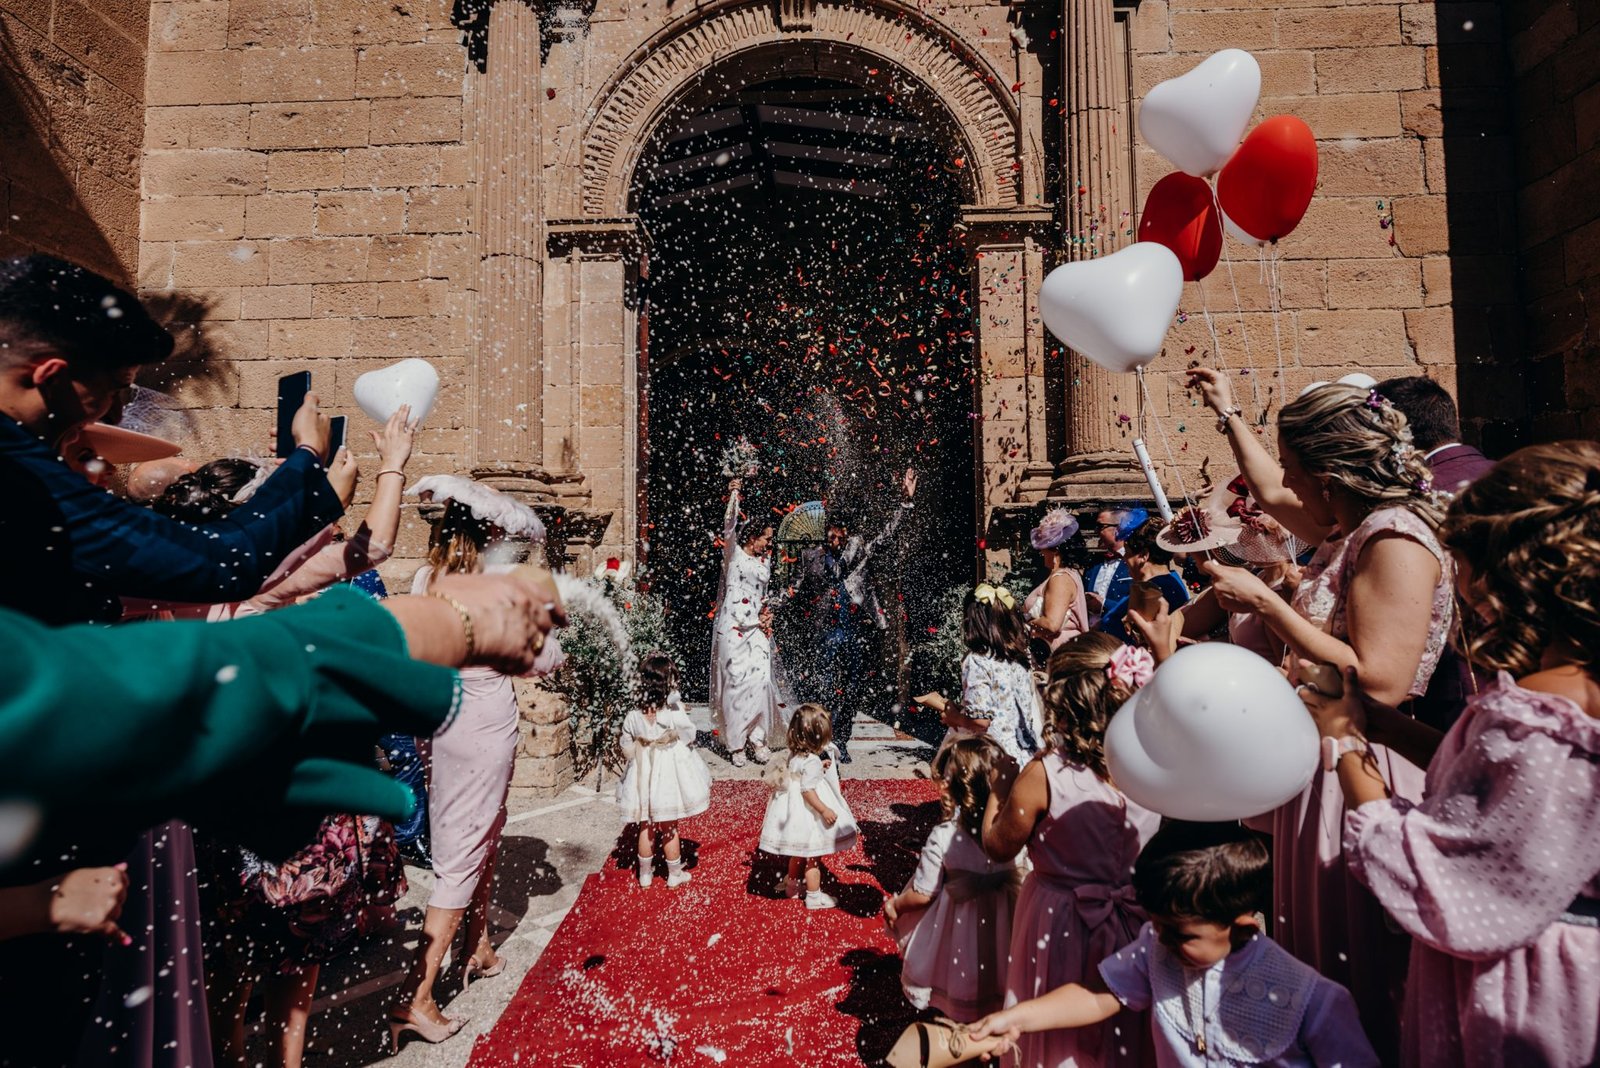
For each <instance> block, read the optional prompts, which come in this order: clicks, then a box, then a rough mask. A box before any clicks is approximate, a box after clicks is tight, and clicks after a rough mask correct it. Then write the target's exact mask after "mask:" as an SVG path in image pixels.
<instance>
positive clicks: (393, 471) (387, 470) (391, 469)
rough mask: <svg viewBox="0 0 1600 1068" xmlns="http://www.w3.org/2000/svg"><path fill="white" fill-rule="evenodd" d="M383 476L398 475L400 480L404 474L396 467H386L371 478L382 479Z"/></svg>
mask: <svg viewBox="0 0 1600 1068" xmlns="http://www.w3.org/2000/svg"><path fill="white" fill-rule="evenodd" d="M384 475H399V476H400V477H401V478H405V477H406V473H405V472H404V471H402V470H400V469H399V468H398V467H386V468H384V469H383V470H382V471H379V472H378V473H377V474H376V475H374V476H373V478H375V479H376V478H382V477H383V476H384Z"/></svg>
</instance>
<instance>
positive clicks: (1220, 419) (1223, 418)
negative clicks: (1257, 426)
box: [1217, 404, 1244, 434]
mask: <svg viewBox="0 0 1600 1068" xmlns="http://www.w3.org/2000/svg"><path fill="white" fill-rule="evenodd" d="M1236 415H1240V416H1242V415H1244V409H1243V408H1241V407H1239V406H1238V405H1237V404H1234V405H1230V406H1229V407H1227V408H1224V409H1222V411H1220V412H1218V413H1217V433H1219V434H1226V433H1227V432H1228V420H1229V419H1232V418H1233V417H1234V416H1236Z"/></svg>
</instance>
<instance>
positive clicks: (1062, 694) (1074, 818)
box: [983, 631, 1160, 1068]
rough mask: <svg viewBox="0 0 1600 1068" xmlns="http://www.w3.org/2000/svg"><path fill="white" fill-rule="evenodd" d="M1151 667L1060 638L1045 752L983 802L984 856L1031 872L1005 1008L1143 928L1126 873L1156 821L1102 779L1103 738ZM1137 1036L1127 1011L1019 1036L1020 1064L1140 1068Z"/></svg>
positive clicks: (1131, 656)
mask: <svg viewBox="0 0 1600 1068" xmlns="http://www.w3.org/2000/svg"><path fill="white" fill-rule="evenodd" d="M1150 665H1151V661H1150V654H1148V653H1146V652H1144V651H1143V650H1139V649H1133V648H1132V647H1130V646H1125V645H1123V644H1122V643H1121V642H1119V641H1117V640H1116V639H1115V638H1113V637H1111V636H1110V635H1109V634H1103V633H1101V632H1099V631H1091V632H1090V633H1088V634H1080V635H1078V636H1077V637H1076V638H1072V639H1069V640H1068V641H1066V642H1065V643H1063V644H1062V645H1061V647H1060V648H1058V649H1057V650H1056V651H1055V652H1054V653H1053V654H1051V656H1050V677H1049V681H1048V682H1047V683H1046V685H1045V691H1044V705H1045V713H1046V716H1047V717H1048V720H1049V724H1050V725H1049V727H1048V728H1047V729H1046V733H1045V742H1046V749H1045V751H1044V752H1043V753H1041V754H1040V755H1039V756H1038V757H1036V758H1035V759H1033V760H1032V761H1030V762H1029V763H1028V766H1027V767H1026V768H1024V769H1023V770H1022V773H1021V774H1020V775H1019V776H1017V779H1016V782H1015V783H1014V784H1011V785H1010V786H1009V789H1007V787H1006V786H1005V785H1004V784H1003V782H1002V783H1001V784H997V788H996V789H997V792H996V794H995V795H992V796H991V797H990V800H989V804H988V808H987V811H986V812H985V813H984V821H983V848H984V851H985V852H986V853H988V854H989V856H990V857H991V858H994V859H996V860H1001V859H1006V858H1009V857H1013V856H1015V855H1016V854H1017V852H1018V851H1019V850H1020V849H1022V847H1023V846H1024V845H1026V846H1027V849H1028V858H1029V860H1030V861H1031V862H1032V865H1033V870H1032V871H1031V872H1029V873H1028V877H1027V879H1026V881H1025V882H1023V884H1022V892H1021V894H1020V895H1019V897H1018V898H1017V911H1016V915H1015V916H1014V917H1013V918H1012V921H1011V946H1010V953H1009V966H1008V971H1007V974H1006V1004H1008V1005H1015V1004H1016V1003H1017V1002H1019V1001H1025V1000H1027V999H1028V998H1036V997H1038V996H1039V995H1041V994H1045V993H1048V992H1049V991H1051V990H1054V989H1055V988H1057V987H1059V986H1061V985H1063V984H1065V983H1081V982H1084V981H1086V980H1087V979H1088V978H1089V977H1090V976H1091V975H1093V973H1094V968H1095V965H1097V964H1099V963H1100V961H1101V960H1102V959H1104V958H1105V957H1106V956H1107V955H1109V954H1111V953H1112V952H1114V951H1116V950H1117V949H1120V948H1121V947H1123V946H1125V945H1127V944H1128V943H1129V942H1131V941H1133V939H1134V937H1135V936H1136V935H1137V934H1138V931H1139V925H1140V924H1141V923H1143V922H1144V918H1145V917H1144V913H1143V912H1142V911H1140V909H1139V907H1138V905H1137V904H1136V903H1135V901H1134V895H1133V887H1132V885H1131V884H1130V881H1129V875H1130V873H1131V872H1132V871H1133V862H1134V858H1135V857H1137V856H1138V855H1139V847H1140V846H1141V845H1143V843H1144V842H1146V841H1148V840H1149V838H1150V836H1151V835H1153V834H1155V832H1156V828H1157V826H1158V825H1159V823H1160V817H1158V816H1157V815H1156V814H1155V813H1153V812H1149V811H1147V810H1145V809H1143V808H1140V807H1139V806H1138V805H1136V804H1134V803H1133V802H1132V801H1129V800H1128V799H1127V798H1126V797H1124V796H1123V795H1122V793H1121V792H1120V791H1119V790H1118V789H1117V788H1116V787H1115V786H1113V785H1112V784H1111V777H1110V774H1109V773H1108V772H1107V771H1106V758H1105V733H1106V726H1107V725H1108V724H1109V723H1110V722H1111V716H1112V715H1113V714H1114V713H1115V712H1116V710H1117V709H1118V708H1119V707H1121V705H1122V703H1123V702H1125V701H1126V700H1127V699H1128V698H1129V697H1130V696H1131V695H1132V693H1133V691H1134V690H1136V689H1138V688H1139V686H1140V685H1142V684H1143V682H1144V681H1145V680H1146V679H1148V678H1149V675H1150V670H1151V667H1150ZM1144 1030H1145V1028H1144V1024H1143V1021H1142V1020H1141V1019H1140V1018H1139V1017H1138V1016H1136V1015H1134V1014H1133V1013H1127V1014H1123V1015H1122V1016H1120V1017H1119V1018H1117V1019H1115V1020H1113V1021H1111V1022H1109V1023H1107V1024H1106V1025H1105V1026H1104V1027H1096V1028H1085V1029H1084V1030H1082V1031H1053V1032H1050V1033H1047V1034H1034V1035H1027V1036H1024V1038H1023V1040H1022V1044H1021V1050H1020V1052H1019V1058H1018V1064H1019V1065H1020V1066H1022V1068H1039V1066H1040V1065H1044V1066H1046V1068H1061V1066H1063V1065H1100V1064H1115V1065H1118V1066H1121V1068H1136V1066H1138V1065H1140V1064H1148V1063H1149V1060H1148V1057H1147V1054H1148V1046H1149V1043H1148V1041H1147V1040H1145V1039H1144V1038H1143V1037H1142V1032H1143V1031H1144Z"/></svg>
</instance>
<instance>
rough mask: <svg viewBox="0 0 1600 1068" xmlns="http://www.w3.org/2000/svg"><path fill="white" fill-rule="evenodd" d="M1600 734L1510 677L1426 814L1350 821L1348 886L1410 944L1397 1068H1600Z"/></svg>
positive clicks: (1488, 703) (1372, 812)
mask: <svg viewBox="0 0 1600 1068" xmlns="http://www.w3.org/2000/svg"><path fill="white" fill-rule="evenodd" d="M1596 826H1600V719H1595V718H1594V717H1592V716H1588V715H1585V714H1584V712H1583V710H1582V709H1580V708H1579V707H1578V706H1577V705H1575V704H1573V703H1572V702H1571V701H1569V700H1567V699H1566V698H1564V697H1560V696H1558V695H1555V694H1550V693H1541V692H1536V691H1533V690H1525V689H1523V688H1521V687H1520V686H1518V685H1517V684H1516V683H1515V682H1513V681H1512V680H1511V678H1510V676H1507V675H1501V676H1500V678H1499V680H1498V681H1497V682H1496V683H1495V684H1494V685H1493V686H1491V687H1490V688H1489V689H1488V690H1486V691H1485V692H1484V693H1483V694H1482V695H1480V696H1479V697H1478V698H1477V699H1476V700H1474V701H1473V702H1472V704H1470V705H1469V706H1468V708H1467V713H1466V715H1464V716H1462V717H1461V719H1460V720H1459V721H1457V723H1456V725H1455V726H1454V727H1452V728H1451V729H1450V733H1449V734H1447V735H1446V736H1445V739H1444V742H1443V743H1442V744H1441V745H1440V747H1439V751H1438V752H1437V753H1436V754H1434V758H1433V762H1432V763H1431V764H1429V766H1428V781H1427V788H1426V789H1425V790H1424V791H1423V797H1422V802H1421V803H1420V804H1417V805H1412V804H1410V803H1409V802H1407V801H1404V800H1401V799H1395V800H1388V801H1373V802H1370V803H1368V804H1365V805H1362V806H1361V807H1360V808H1358V809H1356V810H1355V811H1353V812H1351V813H1350V814H1349V815H1348V816H1346V818H1345V824H1344V848H1345V856H1346V857H1347V858H1349V864H1350V871H1351V873H1352V874H1353V875H1354V876H1355V878H1357V879H1359V880H1360V881H1361V882H1362V883H1364V884H1365V885H1367V886H1369V887H1371V888H1372V890H1373V892H1374V893H1375V894H1376V895H1377V897H1378V900H1379V901H1380V902H1382V903H1383V907H1384V908H1385V909H1386V910H1387V911H1388V914H1389V915H1390V916H1391V917H1393V919H1394V921H1395V922H1396V923H1398V924H1399V925H1400V926H1401V927H1403V928H1404V929H1405V930H1406V932H1407V933H1408V934H1410V935H1411V938H1412V942H1411V970H1410V974H1409V976H1408V977H1407V980H1406V999H1405V1010H1404V1014H1403V1017H1402V1021H1401V1039H1402V1046H1401V1063H1402V1064H1405V1065H1417V1066H1419V1068H1420V1066H1425V1065H1435V1064H1453V1065H1465V1066H1468V1068H1489V1066H1492V1065H1503V1064H1540V1065H1552V1066H1556V1068H1576V1066H1578V1065H1591V1064H1595V1063H1600V926H1597V923H1600V836H1597V835H1596V834H1595V827H1596Z"/></svg>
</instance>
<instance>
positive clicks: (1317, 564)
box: [1190, 368, 1454, 1061]
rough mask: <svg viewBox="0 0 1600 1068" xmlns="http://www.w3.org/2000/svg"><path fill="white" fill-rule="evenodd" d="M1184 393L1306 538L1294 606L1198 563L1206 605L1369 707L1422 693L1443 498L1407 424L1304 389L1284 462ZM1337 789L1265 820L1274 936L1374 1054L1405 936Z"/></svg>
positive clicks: (1446, 587)
mask: <svg viewBox="0 0 1600 1068" xmlns="http://www.w3.org/2000/svg"><path fill="white" fill-rule="evenodd" d="M1190 375H1191V384H1193V385H1196V386H1198V387H1199V388H1201V389H1202V391H1203V392H1204V393H1205V396H1206V400H1207V402H1208V403H1210V404H1211V405H1212V406H1213V407H1214V408H1216V409H1217V411H1218V414H1219V416H1220V417H1221V418H1220V420H1219V423H1218V425H1219V427H1221V428H1222V429H1223V430H1224V432H1225V433H1227V434H1228V439H1229V442H1230V443H1231V444H1232V445H1233V448H1234V454H1235V456H1236V458H1237V459H1238V460H1239V466H1240V468H1241V470H1242V471H1243V472H1244V475H1245V478H1246V480H1247V481H1248V482H1249V484H1250V490H1251V492H1252V494H1253V495H1254V496H1255V498H1256V500H1257V501H1258V502H1259V503H1260V505H1261V508H1262V509H1263V510H1264V511H1265V512H1266V513H1267V514H1269V515H1271V516H1273V517H1274V518H1275V519H1277V520H1278V521H1279V522H1280V523H1282V524H1283V526H1284V527H1285V528H1287V529H1288V530H1289V532H1290V533H1292V534H1294V535H1295V536H1297V537H1299V538H1300V539H1301V540H1303V541H1306V542H1307V543H1308V544H1314V545H1317V546H1318V548H1317V551H1316V554H1315V555H1314V556H1313V557H1312V560H1311V562H1310V563H1309V564H1308V565H1307V566H1306V568H1305V571H1304V574H1303V575H1302V577H1301V581H1300V586H1299V589H1298V590H1297V591H1296V593H1295V596H1294V599H1293V601H1292V602H1291V603H1285V602H1284V600H1283V599H1282V598H1281V597H1279V596H1278V595H1277V594H1276V593H1274V592H1273V591H1272V589H1271V588H1270V587H1268V586H1267V584H1266V583H1265V582H1263V581H1262V580H1261V579H1260V578H1258V577H1257V576H1255V575H1253V574H1251V573H1250V572H1249V571H1246V570H1244V569H1243V568H1232V567H1222V566H1220V565H1218V564H1215V563H1206V564H1203V565H1201V566H1202V570H1204V571H1206V572H1207V573H1208V574H1209V575H1210V576H1211V578H1212V588H1213V589H1215V590H1216V594H1215V596H1216V598H1217V603H1218V604H1219V605H1220V606H1221V607H1222V608H1223V609H1224V610H1226V611H1229V612H1245V611H1248V612H1253V613H1255V614H1256V615H1257V616H1258V617H1260V619H1261V620H1262V621H1263V622H1264V623H1265V625H1266V626H1267V627H1268V628H1269V630H1270V631H1271V633H1272V634H1273V636H1274V637H1275V638H1276V639H1278V640H1280V641H1281V642H1282V643H1283V645H1284V646H1285V647H1286V648H1287V649H1288V658H1287V659H1288V664H1286V666H1289V667H1291V668H1292V666H1293V664H1294V663H1295V662H1297V661H1301V660H1303V661H1306V662H1308V663H1312V664H1328V665H1331V666H1332V667H1334V668H1337V669H1340V670H1342V669H1344V668H1347V667H1348V668H1354V669H1355V670H1356V671H1357V672H1358V674H1359V675H1360V678H1361V683H1362V686H1363V687H1365V688H1366V691H1367V692H1368V693H1370V694H1372V695H1373V696H1374V698H1376V699H1377V700H1379V701H1383V702H1385V703H1387V704H1390V705H1402V704H1406V703H1408V702H1409V701H1411V700H1412V699H1414V698H1416V697H1420V696H1421V695H1422V694H1423V692H1424V691H1425V690H1426V689H1427V686H1428V680H1429V679H1430V678H1431V677H1432V676H1433V671H1434V668H1435V667H1437V666H1438V663H1439V657H1440V655H1441V654H1442V653H1443V651H1444V647H1445V643H1446V641H1447V640H1448V636H1449V632H1450V627H1451V625H1452V620H1453V618H1454V610H1453V601H1452V596H1451V588H1452V583H1453V577H1452V573H1451V568H1450V562H1449V560H1448V559H1447V558H1446V557H1445V554H1444V550H1443V549H1441V548H1440V546H1439V542H1438V539H1437V538H1436V537H1435V535H1434V530H1435V529H1436V528H1437V527H1438V525H1439V521H1440V520H1441V519H1442V518H1443V515H1444V510H1443V503H1442V498H1441V497H1439V496H1438V495H1436V494H1434V493H1433V492H1432V484H1431V482H1430V481H1429V479H1430V475H1429V472H1428V468H1427V465H1426V464H1425V463H1424V462H1423V458H1422V452H1421V451H1420V450H1419V449H1417V448H1416V447H1415V445H1413V444H1412V441H1411V431H1410V429H1409V427H1408V426H1407V425H1406V418H1405V416H1404V415H1403V414H1401V413H1400V411H1399V410H1398V409H1396V408H1395V407H1394V406H1393V405H1392V404H1390V403H1389V402H1388V401H1386V400H1385V399H1384V398H1383V397H1381V396H1379V395H1378V394H1376V393H1374V392H1372V391H1371V390H1369V389H1367V388H1365V387H1361V386H1355V385H1347V384H1343V383H1333V384H1325V385H1319V386H1316V387H1314V388H1311V389H1308V390H1307V391H1306V392H1304V393H1302V394H1301V395H1300V397H1298V398H1297V399H1296V400H1294V401H1293V402H1291V403H1290V404H1288V405H1287V406H1285V407H1284V409H1283V411H1282V412H1281V413H1280V414H1279V416H1278V451H1279V455H1280V456H1281V458H1282V461H1283V463H1282V466H1279V464H1278V462H1277V461H1275V460H1273V459H1272V458H1271V456H1269V455H1268V454H1267V452H1266V449H1265V448H1264V447H1263V446H1262V444H1261V443H1260V442H1259V441H1258V440H1257V439H1256V436H1255V434H1254V433H1252V432H1251V431H1250V429H1249V427H1248V426H1246V425H1245V424H1244V420H1243V419H1242V418H1241V417H1240V415H1239V414H1238V409H1237V406H1235V405H1233V403H1232V394H1231V392H1230V391H1229V390H1228V387H1227V380H1226V379H1225V378H1223V377H1222V376H1221V375H1219V374H1218V373H1217V372H1215V371H1210V370H1207V369H1204V368H1201V369H1196V370H1193V371H1191V372H1190ZM1373 759H1374V761H1375V762H1376V766H1377V767H1378V768H1379V770H1380V771H1381V773H1382V774H1383V776H1384V779H1385V781H1386V782H1388V783H1389V784H1390V786H1391V787H1392V788H1393V789H1394V792H1395V794H1396V795H1397V796H1399V797H1404V798H1407V799H1409V800H1415V799H1417V798H1418V797H1420V796H1421V792H1422V772H1421V769H1420V768H1418V767H1417V765H1415V764H1414V763H1412V762H1411V761H1408V760H1407V759H1405V757H1404V756H1403V755H1402V754H1400V753H1397V752H1394V751H1392V750H1390V749H1387V748H1384V747H1382V746H1379V747H1376V748H1375V749H1374V756H1373ZM1343 805H1344V801H1343V798H1342V797H1341V795H1340V793H1339V788H1338V782H1337V780H1336V779H1334V778H1333V777H1332V776H1331V775H1326V774H1324V773H1322V772H1320V771H1319V772H1318V773H1317V774H1316V775H1314V776H1313V778H1312V780H1311V783H1310V785H1308V786H1307V787H1306V789H1305V791H1304V792H1302V793H1301V795H1300V796H1299V797H1298V798H1296V799H1295V800H1293V801H1291V802H1289V803H1288V804H1286V805H1284V806H1283V807H1281V808H1280V809H1278V810H1277V811H1276V812H1274V813H1273V814H1272V817H1271V818H1272V839H1273V841H1272V867H1273V884H1274V888H1273V910H1272V914H1271V915H1270V916H1269V917H1268V919H1269V920H1270V921H1271V923H1272V925H1273V931H1272V934H1273V937H1274V939H1275V940H1276V941H1277V942H1278V943H1279V944H1280V945H1282V946H1283V947H1284V948H1285V949H1287V950H1289V952H1291V953H1293V954H1294V955H1295V956H1297V957H1299V958H1300V959H1301V960H1303V961H1305V962H1306V963H1307V964H1310V965H1311V966H1312V967H1314V968H1316V969H1317V970H1318V971H1319V972H1321V973H1322V974H1323V975H1325V976H1327V977H1328V978H1329V979H1332V980H1333V981H1334V982H1336V983H1339V984H1340V985H1341V986H1344V987H1346V988H1348V989H1349V991H1350V993H1351V995H1352V996H1354V997H1355V999H1356V1005H1357V1007H1358V1008H1359V1009H1360V1010H1361V1022H1362V1025H1363V1026H1364V1027H1365V1028H1366V1031H1367V1035H1368V1037H1369V1038H1371V1039H1372V1044H1373V1046H1374V1048H1376V1049H1377V1051H1378V1054H1379V1056H1380V1058H1382V1059H1384V1060H1385V1061H1388V1060H1392V1059H1393V1058H1394V1056H1395V1051H1396V1050H1397V1048H1398V1046H1397V1043H1398V1040H1399V1039H1398V1026H1399V1012H1400V997H1401V988H1402V981H1401V980H1402V970H1401V967H1400V964H1399V962H1400V961H1401V960H1403V959H1404V958H1405V955H1406V953H1407V948H1406V939H1405V936H1404V935H1402V934H1399V933H1397V932H1395V930H1394V929H1393V927H1392V926H1391V925H1390V924H1389V923H1388V922H1387V921H1386V920H1385V918H1384V915H1383V910H1382V908H1381V907H1380V906H1379V905H1378V902H1377V901H1376V900H1375V899H1374V898H1373V897H1372V895H1371V893H1370V892H1368V891H1367V889H1366V888H1365V887H1363V886H1361V885H1360V884H1359V883H1358V882H1356V881H1355V880H1353V879H1352V878H1351V877H1350V873H1349V870H1348V868H1347V867H1346V864H1345V860H1344V856H1343V848H1342V844H1341V835H1340V825H1341V821H1342V813H1343Z"/></svg>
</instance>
